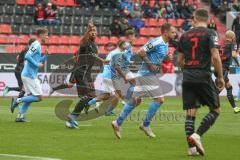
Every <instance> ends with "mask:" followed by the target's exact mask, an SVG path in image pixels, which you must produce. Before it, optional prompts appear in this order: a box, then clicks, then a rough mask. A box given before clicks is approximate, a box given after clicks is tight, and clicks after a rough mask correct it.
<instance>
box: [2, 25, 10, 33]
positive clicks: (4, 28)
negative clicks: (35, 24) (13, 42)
mask: <svg viewBox="0 0 240 160" xmlns="http://www.w3.org/2000/svg"><path fill="white" fill-rule="evenodd" d="M0 33H11V27H10V26H9V25H7V24H1V25H0Z"/></svg>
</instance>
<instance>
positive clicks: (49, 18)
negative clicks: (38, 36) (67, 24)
mask: <svg viewBox="0 0 240 160" xmlns="http://www.w3.org/2000/svg"><path fill="white" fill-rule="evenodd" d="M45 12H46V23H47V25H60V23H61V22H60V20H58V19H57V13H58V9H57V6H56V5H52V3H48V6H47V8H46V9H45Z"/></svg>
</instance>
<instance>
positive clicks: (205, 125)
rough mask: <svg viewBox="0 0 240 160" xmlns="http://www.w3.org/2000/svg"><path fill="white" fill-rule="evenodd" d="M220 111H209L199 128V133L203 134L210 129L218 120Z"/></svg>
mask: <svg viewBox="0 0 240 160" xmlns="http://www.w3.org/2000/svg"><path fill="white" fill-rule="evenodd" d="M218 116H219V113H217V112H215V111H211V112H209V113H208V114H207V115H206V116H205V117H204V118H203V120H202V122H201V124H200V126H199V128H198V130H197V132H196V133H197V134H198V135H200V136H202V135H203V134H204V133H205V132H207V131H208V129H209V128H210V127H211V126H212V125H213V124H214V122H215V121H216V119H217V118H218Z"/></svg>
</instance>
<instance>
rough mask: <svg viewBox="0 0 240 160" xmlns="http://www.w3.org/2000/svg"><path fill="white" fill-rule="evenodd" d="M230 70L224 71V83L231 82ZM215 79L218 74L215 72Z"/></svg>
mask: <svg viewBox="0 0 240 160" xmlns="http://www.w3.org/2000/svg"><path fill="white" fill-rule="evenodd" d="M228 72H229V71H228V70H226V69H223V78H224V82H225V83H228V82H229V78H228ZM214 75H215V77H217V72H214Z"/></svg>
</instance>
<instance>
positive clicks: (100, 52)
mask: <svg viewBox="0 0 240 160" xmlns="http://www.w3.org/2000/svg"><path fill="white" fill-rule="evenodd" d="M98 53H99V54H108V51H107V50H106V49H105V47H104V46H100V47H99V51H98Z"/></svg>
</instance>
